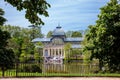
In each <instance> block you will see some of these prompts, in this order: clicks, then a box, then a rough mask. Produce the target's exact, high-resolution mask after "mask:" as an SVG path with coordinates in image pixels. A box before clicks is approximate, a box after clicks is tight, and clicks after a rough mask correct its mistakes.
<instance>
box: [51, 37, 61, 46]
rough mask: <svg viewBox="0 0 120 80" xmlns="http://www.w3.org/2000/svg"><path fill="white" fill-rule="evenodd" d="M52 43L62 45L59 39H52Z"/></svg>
mask: <svg viewBox="0 0 120 80" xmlns="http://www.w3.org/2000/svg"><path fill="white" fill-rule="evenodd" d="M52 43H53V44H57V45H59V44H63V40H62V39H61V38H54V39H53V40H52Z"/></svg>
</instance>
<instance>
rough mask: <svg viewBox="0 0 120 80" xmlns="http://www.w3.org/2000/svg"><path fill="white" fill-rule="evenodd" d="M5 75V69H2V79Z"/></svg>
mask: <svg viewBox="0 0 120 80" xmlns="http://www.w3.org/2000/svg"><path fill="white" fill-rule="evenodd" d="M4 74H5V68H4V67H2V77H4Z"/></svg>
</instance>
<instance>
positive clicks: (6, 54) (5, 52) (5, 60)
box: [0, 9, 15, 77]
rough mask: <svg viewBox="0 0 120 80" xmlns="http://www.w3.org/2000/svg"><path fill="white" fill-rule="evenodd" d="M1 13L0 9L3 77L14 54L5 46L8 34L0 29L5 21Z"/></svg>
mask: <svg viewBox="0 0 120 80" xmlns="http://www.w3.org/2000/svg"><path fill="white" fill-rule="evenodd" d="M3 15H4V11H3V10H2V9H0V68H1V70H2V76H3V77H4V71H5V70H6V69H8V68H11V67H12V66H13V65H14V57H15V56H14V53H13V51H12V49H9V48H8V47H7V43H8V39H9V38H10V34H9V33H8V32H7V31H2V30H1V25H3V24H4V22H5V21H6V19H5V18H4V17H3Z"/></svg>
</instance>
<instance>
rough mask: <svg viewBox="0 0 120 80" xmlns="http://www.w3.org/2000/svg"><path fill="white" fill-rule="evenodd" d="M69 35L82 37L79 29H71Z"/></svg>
mask: <svg viewBox="0 0 120 80" xmlns="http://www.w3.org/2000/svg"><path fill="white" fill-rule="evenodd" d="M71 37H82V34H81V32H79V31H73V32H72V35H71Z"/></svg>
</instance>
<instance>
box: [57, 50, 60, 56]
mask: <svg viewBox="0 0 120 80" xmlns="http://www.w3.org/2000/svg"><path fill="white" fill-rule="evenodd" d="M57 52H58V57H59V56H60V52H59V48H58V49H57Z"/></svg>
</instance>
